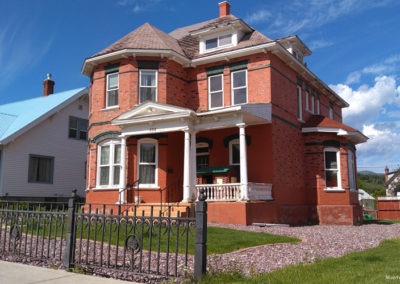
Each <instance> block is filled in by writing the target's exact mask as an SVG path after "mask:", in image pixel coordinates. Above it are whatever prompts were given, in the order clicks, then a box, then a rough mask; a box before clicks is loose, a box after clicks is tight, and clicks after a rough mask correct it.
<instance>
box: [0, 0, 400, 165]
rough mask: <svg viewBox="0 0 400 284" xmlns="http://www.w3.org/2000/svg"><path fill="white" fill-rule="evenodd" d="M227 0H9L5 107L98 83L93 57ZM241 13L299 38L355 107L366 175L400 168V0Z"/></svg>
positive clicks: (199, 16) (4, 30)
mask: <svg viewBox="0 0 400 284" xmlns="http://www.w3.org/2000/svg"><path fill="white" fill-rule="evenodd" d="M221 1H222V0H202V1H193V0H185V1H182V0H68V1H54V0H35V1H26V0H8V1H7V0H2V1H0V104H5V103H9V102H14V101H19V100H25V99H30V98H34V97H38V96H41V95H42V92H43V91H42V90H43V80H44V79H45V78H46V74H47V73H51V74H52V79H53V80H54V81H55V92H61V91H66V90H70V89H74V88H79V87H85V86H89V78H88V77H86V76H84V75H82V73H81V70H82V65H83V62H84V60H85V59H86V58H88V57H91V56H92V55H94V54H96V53H97V52H99V51H101V50H103V49H104V48H106V47H107V46H109V45H110V44H112V43H114V42H115V41H117V40H118V39H120V38H122V37H123V36H125V35H126V34H128V33H129V32H131V31H133V30H134V29H136V28H137V27H139V26H141V25H142V24H144V23H146V22H148V23H151V24H152V25H154V26H156V27H157V28H159V29H161V30H162V31H164V32H167V33H169V32H171V31H173V30H174V29H176V28H179V27H183V26H187V25H191V24H195V23H198V22H202V21H206V20H209V19H213V18H216V17H218V15H219V10H218V3H219V2H221ZM229 2H230V4H231V14H233V15H235V16H236V17H238V18H241V19H243V20H244V21H245V22H247V23H248V24H249V25H250V26H252V27H253V28H254V29H256V30H258V31H260V32H261V33H263V34H264V35H266V36H268V37H269V38H271V39H278V38H281V37H286V36H289V35H297V36H299V37H300V39H301V40H302V41H303V42H304V43H305V44H306V45H307V46H308V47H309V48H310V50H311V51H312V54H311V55H310V56H308V57H306V58H305V61H306V62H307V66H308V68H309V69H310V70H311V71H312V72H313V73H314V74H315V75H317V76H318V77H319V78H320V79H321V80H322V81H324V82H325V83H326V84H327V85H328V86H330V87H331V88H332V89H333V90H334V91H335V92H336V93H337V94H339V95H340V96H341V97H342V98H343V99H345V100H346V101H347V102H348V103H349V104H350V107H348V108H345V109H344V110H343V122H344V123H345V124H348V125H350V126H352V127H354V128H356V129H358V130H360V131H362V132H363V133H364V134H365V135H366V136H368V137H369V140H368V142H366V143H363V144H360V145H358V146H357V160H358V161H357V166H358V170H359V171H365V170H368V171H373V172H377V173H383V172H384V168H385V167H386V166H387V167H388V168H389V170H391V171H392V170H396V169H398V168H399V167H400V151H399V149H400V108H399V107H400V32H399V26H400V1H398V0H246V1H244V0H230V1H229Z"/></svg>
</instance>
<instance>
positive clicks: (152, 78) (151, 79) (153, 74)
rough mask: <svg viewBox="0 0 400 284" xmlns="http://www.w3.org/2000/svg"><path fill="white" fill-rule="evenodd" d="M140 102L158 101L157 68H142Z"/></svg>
mask: <svg viewBox="0 0 400 284" xmlns="http://www.w3.org/2000/svg"><path fill="white" fill-rule="evenodd" d="M139 77H140V78H139V103H144V102H145V101H152V102H156V101H157V70H140V76H139Z"/></svg>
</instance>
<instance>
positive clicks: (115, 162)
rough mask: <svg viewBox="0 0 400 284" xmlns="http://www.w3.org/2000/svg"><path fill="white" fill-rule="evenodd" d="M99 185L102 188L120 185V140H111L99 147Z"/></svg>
mask: <svg viewBox="0 0 400 284" xmlns="http://www.w3.org/2000/svg"><path fill="white" fill-rule="evenodd" d="M97 164H98V171H97V184H98V186H100V187H116V186H118V185H119V176H120V170H121V144H120V141H118V140H110V141H106V142H104V143H102V144H101V145H100V146H99V147H98V162H97Z"/></svg>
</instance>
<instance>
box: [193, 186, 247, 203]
mask: <svg viewBox="0 0 400 284" xmlns="http://www.w3.org/2000/svg"><path fill="white" fill-rule="evenodd" d="M201 189H204V194H205V195H206V196H207V201H237V200H239V199H240V183H224V184H198V185H196V192H197V196H199V192H200V190H201Z"/></svg>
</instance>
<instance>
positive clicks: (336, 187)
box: [324, 147, 344, 191]
mask: <svg viewBox="0 0 400 284" xmlns="http://www.w3.org/2000/svg"><path fill="white" fill-rule="evenodd" d="M327 152H331V153H332V152H335V153H336V164H337V168H336V169H327V168H326V153H327ZM333 170H336V171H337V186H335V187H328V186H327V185H326V172H327V171H333ZM324 180H325V190H326V191H344V189H343V188H342V178H341V170H340V149H338V148H334V147H328V148H325V149H324Z"/></svg>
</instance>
